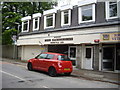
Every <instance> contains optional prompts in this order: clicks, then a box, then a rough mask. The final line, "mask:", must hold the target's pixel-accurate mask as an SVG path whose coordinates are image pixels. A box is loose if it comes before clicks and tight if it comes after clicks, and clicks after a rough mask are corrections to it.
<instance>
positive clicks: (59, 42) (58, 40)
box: [44, 36, 77, 65]
mask: <svg viewBox="0 0 120 90" xmlns="http://www.w3.org/2000/svg"><path fill="white" fill-rule="evenodd" d="M44 44H45V45H48V52H56V53H63V54H66V55H68V56H69V57H70V59H71V61H72V63H73V65H76V51H77V50H76V45H74V42H73V37H72V36H62V37H61V36H59V37H51V38H45V39H44Z"/></svg>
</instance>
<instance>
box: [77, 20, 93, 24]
mask: <svg viewBox="0 0 120 90" xmlns="http://www.w3.org/2000/svg"><path fill="white" fill-rule="evenodd" d="M89 22H95V20H89V21H80V23H79V24H82V23H89Z"/></svg>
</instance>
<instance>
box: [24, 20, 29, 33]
mask: <svg viewBox="0 0 120 90" xmlns="http://www.w3.org/2000/svg"><path fill="white" fill-rule="evenodd" d="M26 21H27V30H24V24H25V23H24V22H26ZM29 24H30V21H29V20H24V21H22V32H28V31H29Z"/></svg>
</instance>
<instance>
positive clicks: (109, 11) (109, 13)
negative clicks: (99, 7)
mask: <svg viewBox="0 0 120 90" xmlns="http://www.w3.org/2000/svg"><path fill="white" fill-rule="evenodd" d="M117 17H118V15H117V2H109V1H107V2H106V19H113V18H117Z"/></svg>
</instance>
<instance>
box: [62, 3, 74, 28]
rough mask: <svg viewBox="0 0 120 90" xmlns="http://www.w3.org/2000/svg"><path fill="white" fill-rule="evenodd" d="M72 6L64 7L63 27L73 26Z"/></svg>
mask: <svg viewBox="0 0 120 90" xmlns="http://www.w3.org/2000/svg"><path fill="white" fill-rule="evenodd" d="M71 9H72V6H71V5H66V6H62V8H61V26H66V25H70V24H71Z"/></svg>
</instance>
